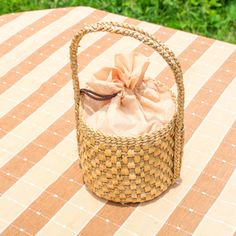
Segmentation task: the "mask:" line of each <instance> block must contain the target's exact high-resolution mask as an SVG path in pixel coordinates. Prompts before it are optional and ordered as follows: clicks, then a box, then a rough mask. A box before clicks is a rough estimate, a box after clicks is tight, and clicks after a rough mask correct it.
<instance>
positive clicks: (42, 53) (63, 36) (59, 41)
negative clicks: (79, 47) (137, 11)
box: [0, 10, 108, 94]
mask: <svg viewBox="0 0 236 236" xmlns="http://www.w3.org/2000/svg"><path fill="white" fill-rule="evenodd" d="M107 14H108V13H106V12H104V11H98V10H94V11H93V12H92V13H90V14H89V15H88V16H86V17H85V18H83V19H82V20H81V21H79V22H78V23H76V24H75V25H73V26H71V27H70V28H68V29H66V30H65V31H64V32H62V33H60V34H59V35H57V36H56V37H54V38H53V39H51V40H50V41H49V42H47V43H46V44H44V45H43V46H42V47H40V48H39V49H37V50H36V51H34V52H33V53H32V54H31V55H30V56H28V57H27V58H26V59H24V60H23V61H21V62H20V63H19V64H18V65H16V66H15V67H14V68H12V69H11V70H9V71H8V72H7V73H6V74H5V75H4V76H2V78H1V81H2V82H4V84H1V87H0V94H1V93H3V92H5V91H6V90H7V89H9V88H10V87H11V86H12V85H14V84H15V83H16V82H17V81H18V80H20V79H21V78H22V77H23V76H24V75H25V74H27V73H29V72H30V71H32V70H33V69H34V68H35V67H37V66H38V65H39V64H40V63H42V62H43V61H44V60H45V59H47V58H48V57H49V56H50V55H51V54H52V53H54V52H55V51H56V50H58V48H60V47H62V46H63V45H65V44H66V43H67V42H68V41H69V40H71V38H72V37H73V34H74V31H75V30H78V28H79V27H82V26H83V24H84V23H94V22H96V21H98V20H100V19H102V18H103V17H104V16H106V15H107ZM93 16H96V17H97V18H96V19H94V18H93ZM29 62H30V64H29ZM16 72H17V73H16Z"/></svg>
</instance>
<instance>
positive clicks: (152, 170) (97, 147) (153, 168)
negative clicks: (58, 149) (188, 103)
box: [70, 22, 184, 203]
mask: <svg viewBox="0 0 236 236" xmlns="http://www.w3.org/2000/svg"><path fill="white" fill-rule="evenodd" d="M98 31H104V32H111V33H116V34H121V35H124V36H130V37H133V38H135V39H138V40H140V41H141V42H143V43H144V44H146V45H148V46H150V47H152V48H153V49H154V50H156V51H157V52H158V53H159V54H160V55H161V56H162V57H163V58H164V59H165V61H166V62H167V63H168V64H169V66H170V67H171V69H172V71H173V72H174V76H175V81H176V84H177V92H178V95H177V99H176V106H177V107H176V113H175V115H174V117H173V118H172V120H171V121H170V122H169V123H168V124H166V125H163V126H162V127H161V128H160V129H159V130H157V131H155V132H152V133H149V134H145V135H140V136H137V137H119V136H111V135H106V134H104V133H101V132H98V131H94V130H92V129H91V128H90V127H88V125H87V124H86V122H85V120H84V119H83V106H82V104H83V103H82V101H81V99H80V98H81V96H80V85H79V80H78V74H77V73H78V65H77V49H78V45H79V42H80V40H81V39H82V37H83V36H84V35H86V34H88V33H91V32H98ZM70 56H71V68H72V78H73V86H74V94H75V116H76V128H77V135H78V136H77V139H78V144H79V155H80V162H81V167H82V172H83V177H84V182H85V184H86V186H87V188H88V189H89V190H91V191H92V192H93V193H95V194H96V195H97V196H99V197H101V198H104V199H107V200H111V201H114V202H123V203H125V202H144V201H147V200H151V199H153V198H155V197H157V196H158V195H160V194H161V193H162V192H164V191H165V190H166V189H167V188H168V187H169V186H170V185H171V184H172V183H174V182H175V180H176V178H178V177H179V175H180V167H181V158H182V153H183V142H184V141H183V136H184V131H183V130H184V125H183V116H184V114H183V112H184V86H183V77H182V71H181V68H180V64H179V62H178V61H177V59H176V57H175V56H174V54H173V52H172V51H171V50H169V49H168V48H167V47H166V46H165V45H164V44H163V43H162V42H160V41H158V40H156V39H155V38H154V37H153V36H152V35H150V34H149V33H146V32H145V31H143V30H141V29H139V28H137V27H135V26H132V25H128V24H124V23H115V22H102V23H97V24H93V25H87V26H85V27H84V28H83V29H81V30H80V31H79V32H78V33H76V35H75V36H74V38H73V40H72V43H71V47H70Z"/></svg>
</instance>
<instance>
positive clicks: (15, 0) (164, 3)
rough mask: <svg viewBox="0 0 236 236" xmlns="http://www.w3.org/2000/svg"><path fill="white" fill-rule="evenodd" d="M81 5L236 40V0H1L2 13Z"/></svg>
mask: <svg viewBox="0 0 236 236" xmlns="http://www.w3.org/2000/svg"><path fill="white" fill-rule="evenodd" d="M79 5H83V6H91V7H95V8H97V9H102V10H106V11H109V12H113V13H117V14H121V15H124V16H128V17H133V18H136V19H140V20H144V21H149V22H153V23H157V24H160V25H164V26H168V27H172V28H175V29H181V30H184V31H189V32H192V33H197V34H200V35H205V36H207V37H211V38H216V39H219V40H224V41H228V42H231V43H236V0H185V1H184V0H136V1H135V0H0V14H1V15H2V14H6V13H10V12H20V11H28V10H36V9H47V8H57V7H66V6H79Z"/></svg>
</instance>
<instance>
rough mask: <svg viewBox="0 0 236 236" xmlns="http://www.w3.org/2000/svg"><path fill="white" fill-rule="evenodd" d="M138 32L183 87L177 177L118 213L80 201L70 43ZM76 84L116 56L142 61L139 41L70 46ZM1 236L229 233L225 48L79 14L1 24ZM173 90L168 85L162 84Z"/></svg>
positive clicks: (229, 56)
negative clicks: (96, 27)
mask: <svg viewBox="0 0 236 236" xmlns="http://www.w3.org/2000/svg"><path fill="white" fill-rule="evenodd" d="M111 20H112V21H119V22H128V23H132V24H135V25H138V26H140V27H142V28H143V29H145V30H146V31H148V32H150V33H152V34H154V35H155V37H156V38H158V39H161V40H162V41H164V42H165V43H166V44H167V45H168V46H169V47H170V48H171V49H172V50H173V51H174V52H175V53H176V55H177V56H178V59H179V60H180V62H181V65H182V68H183V72H184V84H185V89H186V103H185V127H186V142H185V150H184V157H183V167H182V173H181V179H180V180H179V182H177V183H176V185H175V186H174V187H172V188H171V189H170V190H169V191H168V192H166V193H165V194H163V195H162V196H160V197H159V198H158V199H156V200H154V201H151V202H148V203H145V204H138V205H119V204H113V203H109V202H105V201H103V200H101V199H98V198H96V197H94V196H93V195H91V194H90V193H89V192H88V191H87V190H86V188H85V186H84V185H83V182H82V175H81V170H80V169H79V165H78V154H77V144H76V135H75V134H76V133H75V122H74V108H73V89H72V83H71V82H72V81H71V75H70V66H69V53H68V52H69V45H70V40H71V38H72V36H73V34H74V33H75V32H76V31H77V30H78V29H79V28H80V27H82V26H84V25H85V24H89V23H95V22H98V21H111ZM80 46H81V47H80V50H79V51H80V53H79V66H80V78H81V80H82V79H83V78H85V77H86V76H89V75H91V73H92V72H95V71H96V70H98V69H99V68H101V67H102V66H105V65H108V64H109V63H111V61H113V56H114V53H115V52H120V51H122V52H128V51H132V50H135V51H138V52H142V53H143V54H145V55H147V56H149V57H150V59H151V61H152V65H151V67H150V70H149V74H150V75H151V76H153V77H156V76H158V78H159V79H160V80H163V81H164V82H166V83H167V84H168V85H169V86H170V87H171V86H173V85H174V81H173V76H172V74H171V72H170V70H169V69H168V67H167V65H166V64H165V63H164V62H163V60H162V59H161V58H160V56H158V55H156V53H154V52H153V50H151V49H149V48H147V47H146V46H144V45H142V44H141V43H140V42H138V41H134V40H131V39H128V38H126V37H121V36H118V35H110V34H107V33H96V34H90V35H88V36H86V37H85V38H84V39H83V40H82V42H81V45H80ZM0 76H1V80H0V92H1V96H0V117H1V118H0V128H1V129H0V136H1V140H0V232H1V233H0V234H1V235H4V236H5V235H7V236H15V235H45V236H51V235H53V236H54V235H55V236H59V235H62V236H70V235H88V236H93V235H96V236H100V235H101V236H110V235H116V236H131V235H140V236H152V235H164V236H165V235H167V236H168V235H170V236H172V235H197V236H212V235H214V236H221V235H222V236H228V235H233V234H234V232H235V227H236V172H235V171H234V170H235V166H236V122H235V118H236V79H235V78H236V47H235V45H232V44H228V43H225V42H220V41H216V40H212V39H208V38H204V37H200V36H197V35H194V34H190V33H185V32H181V31H177V30H173V29H170V28H165V27H162V26H159V25H154V24H150V23H146V22H141V21H137V20H134V19H129V18H126V17H123V16H119V15H114V14H110V13H107V12H104V11H98V10H95V9H92V8H87V7H76V8H64V9H56V10H54V9H53V10H44V11H33V12H26V13H21V14H9V15H3V16H1V17H0ZM173 88H175V87H174V86H173Z"/></svg>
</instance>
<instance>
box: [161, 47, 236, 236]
mask: <svg viewBox="0 0 236 236" xmlns="http://www.w3.org/2000/svg"><path fill="white" fill-rule="evenodd" d="M235 60H236V51H235V52H234V53H232V54H231V55H230V57H229V58H228V59H227V61H225V62H224V63H223V65H222V66H221V67H220V68H219V69H218V70H217V71H216V72H215V74H214V75H213V76H212V77H211V78H210V79H209V80H208V81H207V82H206V83H205V85H204V86H203V87H202V88H201V89H200V91H199V92H198V93H197V95H196V96H195V97H194V99H193V100H192V101H191V103H190V104H189V106H188V107H187V108H186V114H187V117H186V118H185V123H186V128H185V129H186V132H187V137H186V140H187V141H188V140H189V139H190V138H191V136H192V133H193V132H194V131H195V130H196V129H197V127H198V126H199V125H200V123H201V122H202V121H203V120H204V117H205V116H206V115H207V113H208V112H209V111H210V109H211V108H212V107H213V105H214V104H215V102H216V101H217V99H218V98H219V97H220V95H221V94H222V93H223V91H224V90H225V89H226V87H227V86H228V85H229V84H230V82H231V81H233V79H234V77H235V76H236V71H235V70H234V66H235V65H234V64H233V63H232V61H235ZM227 70H230V71H231V73H228V72H227ZM226 75H227V76H226ZM224 76H225V77H224ZM220 78H227V79H226V80H225V81H224V83H221V82H219V81H218V80H219V79H220ZM210 88H211V89H212V90H213V92H212V94H211V96H209V94H207V91H208V90H209V89H210ZM214 89H215V91H214ZM201 101H204V103H201ZM192 112H194V113H195V115H192ZM196 116H197V117H198V118H195V117H196ZM188 130H190V131H188ZM235 137H236V122H235V123H234V124H233V125H232V127H231V129H230V131H229V132H228V133H227V134H226V136H225V137H224V139H223V141H222V143H221V145H220V146H219V148H218V149H217V151H216V153H215V154H214V155H213V157H212V158H211V160H210V161H209V162H208V164H207V166H206V167H205V168H204V170H203V171H202V173H201V175H200V176H199V178H198V179H197V181H196V182H195V183H194V185H193V186H192V188H191V189H190V190H189V191H188V193H187V194H186V195H185V197H184V198H183V200H182V201H181V202H180V203H179V204H178V206H177V207H176V209H175V210H174V211H173V212H172V214H171V216H170V217H169V218H168V219H167V221H166V223H167V224H165V225H164V226H163V227H162V229H161V230H160V231H159V234H158V235H165V234H167V233H168V232H169V233H171V232H173V231H174V230H175V229H172V228H171V227H170V226H168V224H172V225H175V226H179V227H180V228H181V229H183V230H184V231H187V232H189V233H193V232H194V230H195V229H196V228H197V226H198V225H199V223H200V222H201V220H202V219H203V217H204V215H205V214H206V212H207V211H208V210H209V209H210V207H211V206H212V204H213V203H214V202H215V200H216V199H217V197H218V196H219V194H220V193H221V191H222V190H223V188H224V186H225V184H226V183H227V181H228V180H229V178H230V176H231V174H232V173H233V171H234V169H235V165H236V149H235V148H234V147H233V146H231V143H232V141H233V138H235ZM226 153H227V155H225V154H226ZM223 160H226V161H229V163H233V164H234V166H233V165H232V164H231V165H230V164H227V162H226V163H225V162H222V161H223ZM212 176H216V177H217V178H216V179H215V178H212ZM201 192H205V193H207V194H205V195H204V194H201ZM209 195H210V196H209ZM186 208H187V209H186ZM189 208H191V209H193V210H194V211H195V212H196V213H194V212H190V211H189V210H188V209H189ZM180 215H182V216H181V217H180ZM187 222H188V223H187Z"/></svg>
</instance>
